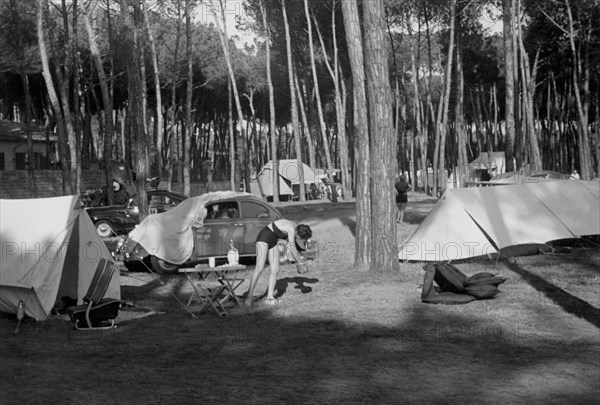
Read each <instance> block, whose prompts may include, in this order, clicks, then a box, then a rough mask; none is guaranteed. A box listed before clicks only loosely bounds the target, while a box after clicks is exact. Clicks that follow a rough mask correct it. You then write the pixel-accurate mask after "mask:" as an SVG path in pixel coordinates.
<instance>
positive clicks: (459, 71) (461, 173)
mask: <svg viewBox="0 0 600 405" xmlns="http://www.w3.org/2000/svg"><path fill="white" fill-rule="evenodd" d="M461 18H462V17H461V15H460V13H458V14H457V17H456V35H455V36H456V64H455V66H456V105H455V109H454V119H455V132H456V143H457V149H458V160H457V169H458V170H456V175H457V176H458V179H456V178H455V182H456V183H455V184H456V185H458V187H464V185H465V180H466V177H467V173H466V171H467V168H468V163H469V161H468V158H467V136H466V128H465V116H464V98H465V96H464V94H465V77H464V74H463V66H462V63H463V58H462V24H461Z"/></svg>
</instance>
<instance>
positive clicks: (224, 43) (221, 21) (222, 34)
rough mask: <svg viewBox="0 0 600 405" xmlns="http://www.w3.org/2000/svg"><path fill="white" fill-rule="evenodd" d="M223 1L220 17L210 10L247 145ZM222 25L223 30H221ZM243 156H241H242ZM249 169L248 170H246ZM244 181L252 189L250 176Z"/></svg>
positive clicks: (242, 134) (240, 126)
mask: <svg viewBox="0 0 600 405" xmlns="http://www.w3.org/2000/svg"><path fill="white" fill-rule="evenodd" d="M222 2H223V0H219V6H220V13H219V14H220V15H217V11H216V10H215V7H214V6H211V7H210V9H211V11H212V13H213V17H214V18H215V23H216V25H217V31H218V33H219V39H220V40H221V47H222V48H223V54H224V55H225V62H226V63H227V71H228V72H229V80H230V81H231V87H232V90H233V100H234V101H235V108H236V112H237V130H238V131H239V133H240V136H241V138H242V140H243V142H241V144H244V145H245V144H246V130H245V127H246V125H245V120H244V115H243V113H242V104H241V103H240V95H239V92H238V88H237V83H236V80H235V73H234V72H233V64H232V63H231V55H230V53H229V40H228V38H227V27H226V24H225V7H224V5H223V3H222ZM221 25H222V28H221ZM243 153H244V155H245V153H246V151H245V149H244V151H243ZM240 155H241V154H240ZM231 166H232V167H233V169H232V171H235V169H234V167H235V160H233V161H232V162H231ZM245 169H247V168H245ZM244 179H245V180H246V188H247V189H249V188H250V184H249V176H247V175H245V174H244Z"/></svg>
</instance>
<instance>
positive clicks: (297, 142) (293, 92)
mask: <svg viewBox="0 0 600 405" xmlns="http://www.w3.org/2000/svg"><path fill="white" fill-rule="evenodd" d="M281 11H282V13H283V25H284V28H285V44H286V50H287V63H288V81H289V84H290V98H291V109H292V112H291V114H292V130H293V131H294V134H293V135H294V141H295V145H296V160H297V163H298V182H299V186H300V189H299V193H300V195H299V198H300V201H306V191H305V184H304V169H303V163H302V143H301V139H300V125H299V120H298V103H297V101H296V100H297V99H296V90H295V87H296V86H295V85H294V62H293V60H292V40H291V37H290V26H289V23H288V18H287V12H286V9H285V0H281Z"/></svg>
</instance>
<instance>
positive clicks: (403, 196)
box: [395, 175, 410, 223]
mask: <svg viewBox="0 0 600 405" xmlns="http://www.w3.org/2000/svg"><path fill="white" fill-rule="evenodd" d="M395 187H396V205H398V212H397V213H396V222H397V223H401V222H404V211H405V210H406V204H407V203H408V190H410V184H408V183H407V182H406V176H404V175H401V176H400V179H399V180H398V181H397V182H396V184H395Z"/></svg>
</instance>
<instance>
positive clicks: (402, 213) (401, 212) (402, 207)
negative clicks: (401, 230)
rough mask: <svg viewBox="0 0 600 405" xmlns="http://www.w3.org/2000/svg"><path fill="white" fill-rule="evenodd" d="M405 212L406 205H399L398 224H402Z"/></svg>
mask: <svg viewBox="0 0 600 405" xmlns="http://www.w3.org/2000/svg"><path fill="white" fill-rule="evenodd" d="M405 210H406V203H401V205H400V211H399V214H400V217H399V221H398V222H400V223H403V222H404V211H405Z"/></svg>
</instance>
